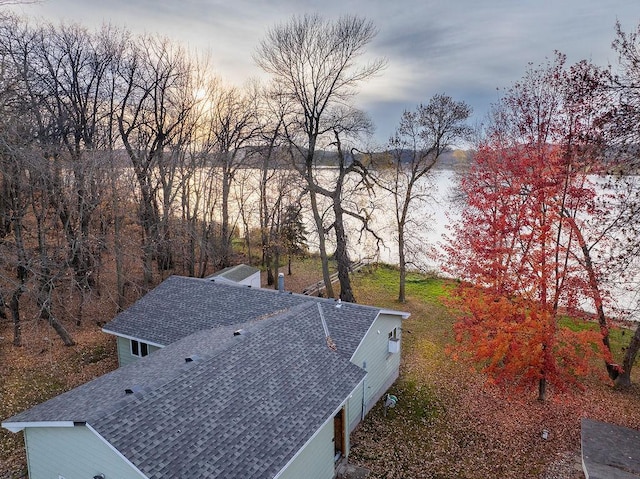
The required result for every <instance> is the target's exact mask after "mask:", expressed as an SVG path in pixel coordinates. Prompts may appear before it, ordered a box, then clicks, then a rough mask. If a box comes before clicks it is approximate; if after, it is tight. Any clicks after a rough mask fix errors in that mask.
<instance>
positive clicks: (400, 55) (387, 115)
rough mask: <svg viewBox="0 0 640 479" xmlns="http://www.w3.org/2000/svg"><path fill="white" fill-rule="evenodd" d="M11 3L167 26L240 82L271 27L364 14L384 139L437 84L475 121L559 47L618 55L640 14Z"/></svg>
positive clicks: (43, 15) (564, 9) (165, 0)
mask: <svg viewBox="0 0 640 479" xmlns="http://www.w3.org/2000/svg"><path fill="white" fill-rule="evenodd" d="M12 9H13V10H14V11H17V12H21V13H23V14H25V15H27V16H29V17H30V18H33V19H34V20H36V19H45V20H46V21H53V22H54V23H58V22H60V21H67V22H69V21H73V22H77V23H80V24H83V25H85V26H87V27H90V28H93V27H97V26H100V25H101V24H102V23H104V22H111V23H113V24H116V25H123V26H126V27H127V28H128V29H130V30H132V31H134V32H140V33H142V32H150V33H156V32H157V33H160V34H162V35H165V36H167V37H169V38H172V39H175V40H176V41H178V42H181V43H184V44H185V45H187V46H189V47H192V48H196V49H199V50H202V51H207V52H209V53H210V55H211V58H212V61H213V65H214V68H215V70H216V72H217V73H218V74H219V75H220V76H221V77H222V78H223V79H224V80H226V81H227V82H229V83H233V84H237V85H242V83H243V82H244V81H245V80H247V79H249V78H252V77H260V76H261V75H262V73H261V71H260V70H259V68H258V67H257V66H256V65H255V63H254V61H253V59H252V54H253V52H254V51H255V48H256V46H257V45H258V42H259V41H260V40H261V39H262V38H263V36H264V34H265V32H266V30H267V29H268V28H269V27H271V26H273V25H275V24H277V23H281V22H286V21H287V20H288V19H289V18H291V16H292V15H294V14H304V13H316V12H317V13H320V14H322V15H324V16H326V17H328V18H335V17H337V16H339V15H341V14H357V15H360V16H363V17H365V18H367V19H369V20H371V21H373V23H374V24H375V26H376V27H377V29H378V35H377V37H376V38H375V39H374V41H373V42H372V43H371V45H370V47H369V49H368V55H370V56H371V57H384V58H386V59H387V61H388V66H387V68H386V70H385V71H384V72H383V73H382V74H381V75H380V76H379V77H377V78H374V79H373V80H370V81H369V82H368V83H367V84H366V85H364V87H363V88H362V93H361V94H360V95H359V97H358V100H357V102H358V105H359V106H360V107H361V108H362V109H364V110H365V111H367V112H368V113H369V114H370V115H371V117H372V118H373V121H374V123H375V125H376V127H377V131H376V135H375V139H376V140H377V141H378V143H382V142H385V141H386V140H387V139H388V137H389V136H390V135H391V133H392V132H393V130H394V128H395V125H396V124H397V122H398V119H399V117H400V115H401V114H402V111H403V110H404V109H412V108H414V107H415V106H416V105H418V104H419V103H421V102H422V103H426V102H427V101H428V100H429V98H431V96H433V95H434V94H436V93H446V94H448V95H450V96H452V97H454V98H455V99H457V100H464V101H466V102H467V103H469V104H470V105H471V106H472V107H473V109H474V116H473V119H472V121H473V122H474V123H475V122H480V121H482V120H483V119H484V117H485V115H486V112H487V110H488V107H489V105H490V104H491V103H492V102H495V101H496V100H497V99H498V97H499V94H500V93H499V91H497V89H498V88H505V87H509V86H510V85H511V84H512V83H513V82H514V81H516V80H518V79H519V78H520V77H521V76H522V74H523V73H524V70H525V68H526V66H527V63H528V62H532V63H534V64H536V65H537V64H540V63H542V62H544V61H545V59H546V58H551V57H552V56H553V54H554V51H555V50H559V51H561V52H563V53H565V54H567V57H568V62H569V63H573V62H576V61H579V60H582V59H588V60H591V61H593V62H594V63H596V64H598V65H601V66H606V65H607V64H608V63H613V64H615V62H616V60H617V59H616V56H615V54H614V53H613V51H612V50H611V41H612V40H613V38H614V26H615V22H616V20H619V21H620V22H621V24H622V26H623V29H624V30H625V31H627V32H629V31H632V30H634V29H636V28H637V26H638V23H640V1H639V0H601V1H596V0H536V1H531V0H448V1H443V0H440V1H435V0H421V1H420V0H411V1H408V0H400V1H398V0H396V1H393V0H391V1H390V0H384V1H381V0H369V1H365V0H325V1H322V2H320V1H316V0H310V1H296V0H264V1H261V2H257V1H249V0H224V1H220V0H110V1H108V2H105V1H104V0H43V1H41V2H39V3H36V4H32V5H21V6H17V7H12Z"/></svg>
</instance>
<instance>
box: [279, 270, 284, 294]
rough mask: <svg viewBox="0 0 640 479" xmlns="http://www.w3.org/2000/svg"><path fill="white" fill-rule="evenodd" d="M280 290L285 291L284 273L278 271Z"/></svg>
mask: <svg viewBox="0 0 640 479" xmlns="http://www.w3.org/2000/svg"><path fill="white" fill-rule="evenodd" d="M278 291H280V292H281V293H284V273H278Z"/></svg>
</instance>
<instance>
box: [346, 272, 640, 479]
mask: <svg viewBox="0 0 640 479" xmlns="http://www.w3.org/2000/svg"><path fill="white" fill-rule="evenodd" d="M397 281H398V280H397V271H395V270H394V269H392V268H387V267H383V266H380V267H377V268H374V269H370V270H369V271H366V272H363V273H360V274H358V275H356V276H355V282H354V289H355V291H356V298H357V300H358V302H361V303H368V304H376V305H379V306H384V307H388V308H391V309H400V310H404V311H408V312H410V313H411V317H410V318H409V319H408V320H406V321H405V323H404V325H403V345H402V348H403V349H402V366H401V373H400V379H399V380H398V381H397V382H396V384H395V385H394V386H393V387H392V389H391V391H390V392H391V393H392V394H395V395H396V396H398V398H399V402H398V405H397V407H396V408H395V409H393V410H390V411H389V412H388V415H387V417H384V415H383V408H382V405H381V404H378V405H377V406H376V407H375V408H374V409H373V410H372V412H371V413H370V414H369V415H368V416H367V418H366V419H365V421H364V422H363V423H362V424H361V426H360V427H359V428H358V429H357V430H356V431H355V433H354V435H353V437H352V455H351V461H352V462H354V463H356V464H359V465H362V466H364V467H367V468H369V469H370V470H371V476H370V477H372V478H387V479H390V478H443V479H444V478H478V479H480V478H519V479H521V478H551V477H562V478H581V477H584V475H583V474H582V473H581V471H580V469H579V453H580V419H581V418H582V417H590V418H594V419H600V420H604V421H610V422H613V423H616V424H620V425H625V426H629V427H635V428H640V412H639V411H640V407H639V406H640V396H639V394H638V393H639V392H640V389H639V388H638V387H633V388H632V389H631V390H629V391H618V390H615V389H613V388H612V386H611V384H610V382H609V381H608V380H606V379H605V378H601V377H597V378H593V379H592V380H590V381H589V382H588V384H587V385H586V389H585V390H584V391H579V390H574V389H571V390H567V391H562V392H560V391H553V390H552V391H551V393H550V395H549V400H548V401H547V402H546V403H544V404H542V403H540V402H538V401H537V399H536V392H537V391H531V392H530V393H527V392H516V391H514V390H510V389H508V388H507V389H503V388H498V387H495V386H490V385H487V384H486V383H485V381H484V379H483V377H482V376H481V375H479V374H478V373H476V372H475V371H474V370H472V369H471V368H470V367H469V366H468V365H465V364H460V363H456V362H453V361H452V360H451V359H450V358H449V357H447V355H446V354H445V352H444V351H445V346H446V344H448V343H449V342H451V341H452V339H453V337H452V325H453V322H454V318H453V316H452V315H451V314H450V313H449V311H448V310H447V308H446V307H445V306H444V304H443V301H442V299H443V297H444V296H445V295H446V294H447V289H448V288H450V287H452V285H451V283H449V282H447V281H445V280H442V279H438V278H429V277H425V276H420V275H410V276H409V278H408V281H407V302H406V303H404V304H400V303H398V302H397V301H396V298H397ZM566 321H567V323H566V325H569V324H570V322H569V320H566ZM571 326H572V327H596V325H586V326H577V325H574V324H571ZM625 337H626V341H628V337H629V335H628V333H627V335H626V336H622V332H621V331H620V330H615V331H614V332H613V335H612V343H613V345H614V348H616V349H617V350H618V351H620V350H621V347H622V346H623V345H624V343H625ZM602 371H603V374H604V367H603V368H602ZM635 373H636V374H634V378H633V381H634V382H635V383H638V381H639V380H640V377H639V375H638V370H637V369H636V370H635ZM543 429H546V430H548V431H549V438H548V439H547V440H544V439H542V430H543ZM552 471H555V474H556V475H554V472H552ZM558 471H560V472H558Z"/></svg>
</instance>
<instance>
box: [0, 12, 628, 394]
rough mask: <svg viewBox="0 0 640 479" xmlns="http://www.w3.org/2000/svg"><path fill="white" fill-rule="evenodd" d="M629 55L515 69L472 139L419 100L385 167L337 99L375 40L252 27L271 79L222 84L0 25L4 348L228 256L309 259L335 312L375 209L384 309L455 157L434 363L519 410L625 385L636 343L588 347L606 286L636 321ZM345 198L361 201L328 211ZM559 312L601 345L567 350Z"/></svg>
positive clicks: (69, 335) (158, 43) (318, 24)
mask: <svg viewBox="0 0 640 479" xmlns="http://www.w3.org/2000/svg"><path fill="white" fill-rule="evenodd" d="M639 34H640V30H639V31H637V32H630V33H627V32H624V31H622V30H621V27H620V26H618V27H617V30H616V31H615V32H612V37H613V38H614V41H613V44H612V48H613V51H614V52H615V54H616V55H617V57H618V60H619V61H618V63H617V65H615V66H599V65H593V64H591V63H590V62H588V61H582V62H579V63H577V64H574V65H567V64H566V59H565V57H564V55H562V53H559V52H558V53H556V54H555V56H554V57H553V58H551V59H550V60H548V61H547V63H545V64H542V65H538V66H535V65H531V64H529V65H528V66H527V65H523V67H524V68H526V70H525V74H524V75H523V77H522V79H521V80H520V81H518V82H516V83H515V84H513V85H511V86H510V87H508V88H506V89H505V90H503V91H502V97H501V98H500V100H499V101H497V102H496V104H495V105H493V106H492V109H491V113H490V115H489V116H488V118H487V119H486V120H485V122H484V123H483V124H482V125H481V126H480V127H477V128H471V127H470V126H469V125H468V120H469V118H470V115H471V108H470V107H469V106H468V105H467V104H466V103H465V102H464V101H461V100H456V99H453V98H451V97H449V96H448V95H446V94H445V93H434V95H433V96H432V97H431V98H430V99H425V102H424V104H421V105H416V107H415V109H413V110H411V111H405V112H404V113H403V115H402V116H401V118H400V119H399V121H398V127H397V130H396V132H395V133H394V135H393V136H392V137H391V138H390V139H389V142H388V145H386V148H385V149H384V150H383V151H369V150H368V148H367V146H366V145H368V143H367V138H368V135H369V134H370V133H371V131H372V128H373V125H372V123H371V120H370V118H369V116H368V115H367V113H366V112H363V111H361V110H359V109H357V108H356V107H355V106H354V99H355V98H356V95H357V91H358V87H360V86H361V85H362V84H363V82H366V81H367V80H368V79H370V78H372V77H373V76H374V75H378V74H380V73H382V72H383V71H384V69H385V68H386V67H387V65H386V62H385V60H384V59H373V60H369V61H365V60H364V53H365V52H366V48H367V45H368V44H369V43H370V42H371V41H372V39H373V38H374V37H375V35H376V28H375V26H374V25H373V24H372V23H371V22H369V21H367V20H366V19H363V18H360V17H357V16H344V17H340V18H339V19H337V20H335V21H329V20H326V19H324V18H322V17H321V16H318V15H306V16H302V17H294V18H292V19H291V20H290V21H288V22H287V23H283V24H281V25H277V26H274V27H273V28H271V29H270V30H269V31H268V33H267V34H266V36H265V37H264V38H263V39H262V40H261V42H260V43H259V44H258V45H256V49H255V52H254V60H255V62H256V64H257V65H258V66H259V67H260V68H261V69H262V70H263V71H264V72H265V73H266V74H268V75H269V76H270V77H271V79H272V81H271V82H267V83H264V84H261V83H258V82H257V81H252V82H249V83H248V84H245V85H242V86H235V85H229V84H226V83H225V82H223V81H222V80H221V79H220V78H219V77H218V76H217V75H216V73H215V71H214V70H213V68H212V67H211V64H210V61H209V60H207V59H206V57H204V56H202V55H199V54H198V53H194V52H191V51H188V50H187V49H185V48H183V47H182V46H181V45H179V44H177V43H175V42H173V41H171V40H170V39H168V38H165V37H162V36H159V35H153V34H147V35H134V34H132V33H130V32H128V31H127V30H125V29H122V28H118V27H114V26H108V25H107V26H104V27H103V28H101V29H99V30H97V31H89V30H87V29H86V28H84V27H83V26H81V25H77V24H67V25H43V24H37V25H36V24H33V23H32V22H29V21H28V20H25V19H21V18H18V17H14V16H11V15H9V14H4V15H2V17H1V18H0V58H1V59H2V63H1V70H0V82H1V83H2V85H1V87H0V110H1V114H0V320H1V321H6V322H9V323H11V325H12V339H11V342H12V344H13V346H14V347H19V346H21V345H22V344H23V338H22V330H23V328H24V326H25V325H26V324H34V323H38V322H42V324H46V325H47V327H50V328H52V330H53V331H54V332H55V334H56V335H57V337H59V338H60V339H61V341H62V343H63V344H64V345H66V346H72V345H74V338H73V327H78V326H80V325H82V324H83V322H86V321H92V322H95V323H97V324H98V325H99V324H101V323H102V322H105V321H108V320H109V319H110V318H111V317H112V316H113V315H114V314H115V313H117V312H118V311H121V310H123V309H124V308H125V307H126V306H127V305H128V304H130V303H131V302H132V301H134V300H135V299H137V298H139V297H140V296H141V295H142V294H144V293H145V292H146V291H148V290H149V289H150V288H152V287H153V286H154V285H156V284H157V283H158V282H160V281H161V280H162V279H164V278H166V277H167V276H168V275H170V274H182V275H189V276H198V277H204V276H206V275H208V274H211V273H213V272H214V271H216V270H219V269H220V268H223V267H226V266H229V265H231V264H234V263H235V262H236V261H238V260H239V258H238V256H237V255H238V252H239V251H240V250H242V251H243V252H244V254H245V255H246V256H245V257H243V258H242V260H244V261H247V262H253V263H255V264H258V265H259V266H260V267H261V268H262V269H263V270H264V271H266V272H267V277H268V284H269V285H271V284H273V282H274V278H275V276H276V275H277V271H278V268H279V266H280V265H282V264H283V263H284V262H285V260H286V258H287V257H290V256H292V255H299V254H303V253H305V252H306V251H307V250H308V248H309V246H310V243H313V245H312V246H313V250H314V251H317V252H318V254H319V257H320V259H321V262H322V266H323V268H322V276H323V279H324V280H325V283H326V284H327V290H326V294H327V295H328V296H330V297H333V296H336V295H339V297H340V298H341V299H342V300H343V301H355V300H356V298H355V296H354V293H353V289H352V287H351V282H350V277H349V274H350V265H351V262H350V257H349V246H353V244H354V243H355V242H357V241H358V237H359V236H360V235H370V236H371V237H373V238H375V239H376V240H378V241H382V239H381V237H380V234H379V232H377V231H375V229H374V228H373V226H372V225H373V221H372V220H373V218H374V217H375V214H376V205H377V204H378V203H379V202H380V201H385V202H391V203H392V204H393V209H394V212H395V217H394V218H393V220H394V226H395V236H396V238H397V248H398V257H399V264H398V271H399V278H398V301H399V302H404V301H405V300H406V298H405V283H406V275H407V271H408V270H409V269H410V268H411V259H410V258H411V253H412V251H411V248H412V245H413V243H412V241H411V237H412V234H413V233H414V232H415V231H416V230H417V229H419V228H422V227H425V222H424V220H425V219H424V218H420V217H417V216H416V211H417V208H416V205H418V204H420V203H423V202H428V201H430V196H429V191H428V190H425V189H424V188H421V186H420V185H421V183H420V180H421V179H422V178H425V177H428V176H429V175H430V174H431V173H432V170H433V169H434V167H435V166H436V165H437V164H438V160H439V159H440V158H441V157H442V155H443V154H444V153H445V152H448V151H450V149H451V148H453V147H455V146H456V145H459V144H460V143H461V142H465V143H466V144H471V145H472V151H473V155H472V159H471V162H470V164H465V168H464V173H463V174H461V176H460V182H459V195H458V196H459V198H458V202H459V204H460V207H461V208H462V212H463V214H462V219H461V222H460V223H459V224H458V225H455V226H454V228H453V231H452V232H451V235H450V238H449V240H448V243H447V245H445V247H444V248H443V251H441V253H440V254H441V255H442V257H443V258H444V261H445V263H446V264H447V268H446V271H445V272H446V273H447V274H448V275H450V276H452V277H454V278H458V279H459V280H460V288H459V290H458V294H457V295H455V297H456V299H455V301H456V303H455V307H456V308H459V309H460V311H461V312H462V313H461V319H460V321H459V322H458V323H457V324H456V326H455V332H456V344H455V345H454V346H453V347H452V350H451V354H452V356H454V357H456V358H460V359H463V358H468V359H470V360H471V361H473V362H474V363H476V364H480V365H481V368H482V369H483V371H484V372H486V373H487V375H488V376H489V377H491V378H493V380H495V381H497V382H505V381H515V382H516V383H522V384H525V385H529V384H531V383H535V384H537V385H538V387H539V393H540V394H539V397H540V399H541V400H544V399H545V397H546V387H547V384H553V385H561V384H566V383H573V382H575V381H577V378H579V377H581V376H584V375H585V374H587V370H588V368H587V366H588V365H587V362H589V361H590V359H591V356H590V354H585V352H588V353H593V354H595V355H596V356H597V357H598V358H599V359H600V360H602V361H603V362H604V368H605V369H606V371H607V373H608V375H609V377H610V378H611V380H615V381H616V383H617V384H619V385H621V386H624V385H628V384H629V383H630V371H631V369H632V366H633V364H634V362H635V356H636V353H637V350H638V349H639V348H640V331H638V330H636V334H635V335H634V336H633V337H632V339H631V342H630V344H629V347H628V348H627V350H626V356H625V359H624V363H623V364H617V363H615V362H614V360H613V359H612V357H611V352H610V349H609V339H608V330H609V327H610V325H611V321H612V320H614V319H616V320H621V319H625V317H623V316H622V313H621V312H619V311H617V310H616V308H615V307H614V306H615V305H612V303H611V301H610V295H609V291H608V288H609V286H608V285H610V284H611V282H612V281H616V280H617V279H619V278H623V277H624V278H628V279H629V280H630V281H631V282H633V281H635V284H636V289H635V290H634V291H631V293H632V294H633V296H632V297H633V298H634V301H637V293H638V289H637V281H638V274H637V271H638V263H637V258H638V257H639V254H638V253H640V251H639V248H640V241H639V240H638V238H640V235H638V227H639V226H640V216H639V215H640V204H639V203H638V197H639V195H638V188H639V187H640V184H639V183H638V181H637V174H638V169H639V167H640V162H639V160H638V148H637V144H638V140H639V138H638V133H639V132H640V130H638V125H640V121H639V120H640V94H639V93H638V88H637V85H638V84H639V82H640V42H639V39H638V35H639ZM327 169H329V170H331V175H330V180H327V179H326V178H327V175H326V170H327ZM602 188H605V189H606V191H607V193H606V194H599V192H601V191H602ZM355 191H357V192H358V193H359V194H365V195H367V194H369V195H370V197H369V201H367V202H364V203H355V202H353V201H350V200H351V199H352V197H353V195H354V192H355ZM376 191H378V192H379V191H384V192H385V196H384V198H381V197H379V196H378V197H376V196H375V194H374V193H375V192H376ZM303 213H304V214H307V215H308V217H310V218H312V222H311V225H310V229H308V228H307V226H309V225H305V224H303V222H302V217H303ZM353 221H355V222H356V224H357V225H358V227H357V228H356V231H355V232H354V231H353V230H352V229H348V228H347V227H346V224H347V222H353ZM330 259H334V260H335V264H336V265H337V272H338V278H339V288H338V289H337V290H336V291H335V292H334V290H333V287H332V285H331V281H330V280H329V275H330V270H329V260H330ZM97 303H99V304H101V305H103V307H102V309H101V311H100V312H101V313H102V314H101V315H100V317H96V314H95V311H94V310H93V305H95V304H97ZM634 304H635V303H634ZM585 305H586V308H585ZM632 309H633V308H632ZM88 311H91V313H89V312H88ZM585 311H589V312H588V313H586V312H585ZM627 314H629V313H628V312H627ZM566 315H572V316H574V317H575V316H580V317H585V318H587V319H589V320H593V321H596V322H597V323H598V325H599V330H598V331H597V332H595V333H593V332H588V333H587V332H584V331H581V332H578V333H576V334H575V335H570V334H569V333H568V332H567V331H566V328H561V327H560V326H559V324H560V323H559V322H560V320H561V319H562V318H563V317H564V316H566ZM46 334H50V333H48V332H47V333H46ZM3 348H5V346H3ZM6 354H10V351H9V352H7V353H6Z"/></svg>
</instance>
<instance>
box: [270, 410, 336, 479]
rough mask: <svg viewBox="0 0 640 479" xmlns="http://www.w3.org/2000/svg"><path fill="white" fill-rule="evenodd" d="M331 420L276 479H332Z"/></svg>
mask: <svg viewBox="0 0 640 479" xmlns="http://www.w3.org/2000/svg"><path fill="white" fill-rule="evenodd" d="M333 450H334V444H333V419H332V420H331V421H329V422H327V424H325V425H324V427H323V428H322V429H320V431H319V432H318V434H317V435H316V436H315V437H314V438H313V439H312V440H311V441H310V442H309V443H308V444H307V445H306V447H305V448H304V449H302V450H301V451H300V454H298V456H297V457H296V458H295V459H294V460H293V461H292V462H291V463H290V464H289V465H288V466H287V468H286V469H284V470H283V471H282V472H281V474H280V475H279V476H277V477H278V479H300V478H304V479H332V478H333V476H334V473H335V466H334V462H333Z"/></svg>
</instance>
